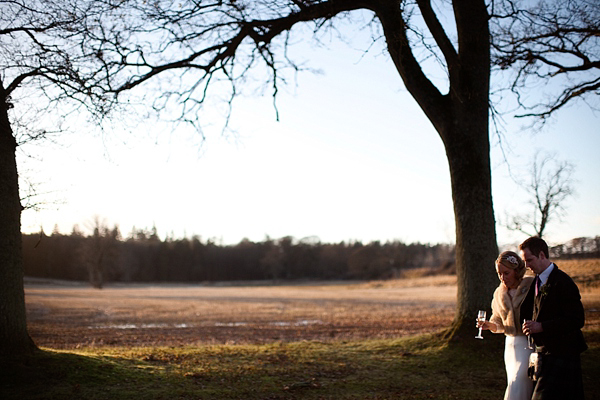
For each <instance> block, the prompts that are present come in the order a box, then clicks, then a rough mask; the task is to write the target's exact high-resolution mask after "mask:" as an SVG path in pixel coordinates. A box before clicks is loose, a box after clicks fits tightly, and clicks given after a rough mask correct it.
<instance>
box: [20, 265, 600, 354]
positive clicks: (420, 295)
mask: <svg viewBox="0 0 600 400" xmlns="http://www.w3.org/2000/svg"><path fill="white" fill-rule="evenodd" d="M580 263H581V262H565V261H563V262H561V263H560V264H559V265H560V266H561V268H563V269H565V270H566V271H567V272H569V273H571V274H572V276H574V278H575V280H576V281H577V282H578V284H579V285H580V288H581V292H582V297H583V301H584V306H585V307H586V317H587V326H586V329H592V328H593V329H596V330H598V329H600V317H599V316H598V310H599V309H600V287H599V286H600V285H598V277H599V276H600V260H594V261H592V262H590V263H589V265H586V266H584V267H582V266H581V264H580ZM25 295H26V296H25V297H26V298H25V300H26V306H27V317H28V326H29V332H30V334H31V336H32V337H33V339H34V341H35V342H36V343H37V344H38V345H39V346H42V347H50V348H57V349H59V348H60V349H72V348H78V347H90V346H91V347H93V346H180V345H197V344H221V343H268V342H276V341H300V340H322V341H326V340H332V339H335V340H351V339H361V338H392V337H400V336H406V335H412V334H417V333H423V332H432V331H435V330H438V329H440V328H443V327H445V326H448V325H449V324H450V322H451V320H452V317H453V313H454V308H455V304H456V278H455V277H454V276H426V277H416V278H410V279H399V280H393V281H377V282H366V283H347V282H346V283H343V282H342V283H339V282H338V283H318V284H317V283H313V284H297V285H267V284H265V285H257V284H248V285H237V286H234V285H108V286H107V287H106V288H104V289H102V290H97V289H92V288H90V287H89V286H87V285H85V284H75V283H70V284H68V283H56V282H44V281H34V280H27V283H26V285H25Z"/></svg>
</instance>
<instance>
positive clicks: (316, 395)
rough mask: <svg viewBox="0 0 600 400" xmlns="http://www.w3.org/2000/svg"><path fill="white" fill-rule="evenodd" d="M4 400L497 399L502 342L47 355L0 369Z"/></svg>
mask: <svg viewBox="0 0 600 400" xmlns="http://www.w3.org/2000/svg"><path fill="white" fill-rule="evenodd" d="M586 338H587V340H588V343H589V345H590V349H589V350H588V351H586V352H585V353H584V354H583V357H582V360H583V368H584V375H585V376H584V380H585V382H584V383H585V387H586V392H587V393H588V395H589V394H591V393H600V382H598V379H597V378H596V377H597V376H598V374H600V333H599V332H586ZM1 372H2V374H1V376H0V397H1V398H2V399H5V400H9V399H19V400H21V399H74V398H77V399H90V400H94V399H112V400H126V399H136V400H137V399H482V398H502V396H503V392H504V385H505V375H504V365H503V360H502V339H501V335H498V336H497V337H494V338H492V337H487V338H486V340H483V341H475V340H473V341H469V344H468V346H465V345H464V344H456V343H452V344H449V343H447V342H445V341H443V340H442V339H440V338H439V337H438V336H435V335H421V336H415V337H408V338H402V339H394V340H363V341H354V342H342V341H339V342H328V343H324V342H308V341H306V342H295V343H276V344H269V345H216V346H202V347H172V348H153V347H140V348H93V349H92V348H89V349H84V350H79V351H53V350H49V349H46V350H44V351H41V352H40V353H39V354H37V355H35V356H33V357H30V358H27V359H23V360H20V361H18V362H14V361H13V362H11V363H8V362H6V361H4V363H3V364H2V371H1Z"/></svg>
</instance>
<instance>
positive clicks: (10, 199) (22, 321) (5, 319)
mask: <svg viewBox="0 0 600 400" xmlns="http://www.w3.org/2000/svg"><path fill="white" fill-rule="evenodd" d="M7 110H8V104H7V101H6V96H5V95H4V88H3V87H2V85H1V84H0V356H3V357H4V356H12V355H20V354H27V353H31V352H32V351H33V350H34V349H35V348H36V347H35V345H34V343H33V341H32V340H31V338H30V337H29V334H28V333H27V324H26V316H25V292H24V289H23V258H22V245H21V201H20V198H19V183H18V174H17V163H16V157H15V151H16V142H15V138H14V137H13V134H12V130H11V128H10V123H9V119H8V113H7Z"/></svg>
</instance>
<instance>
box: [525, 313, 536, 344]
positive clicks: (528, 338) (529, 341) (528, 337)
mask: <svg viewBox="0 0 600 400" xmlns="http://www.w3.org/2000/svg"><path fill="white" fill-rule="evenodd" d="M525 322H527V320H526V319H524V320H523V324H525ZM527 348H528V349H529V350H533V349H535V347H533V338H532V337H531V335H527Z"/></svg>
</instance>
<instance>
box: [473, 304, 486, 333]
mask: <svg viewBox="0 0 600 400" xmlns="http://www.w3.org/2000/svg"><path fill="white" fill-rule="evenodd" d="M477 321H478V322H481V323H484V322H485V311H484V310H479V311H477ZM481 328H482V327H481V326H480V327H479V335H477V336H475V339H483V336H481Z"/></svg>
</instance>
